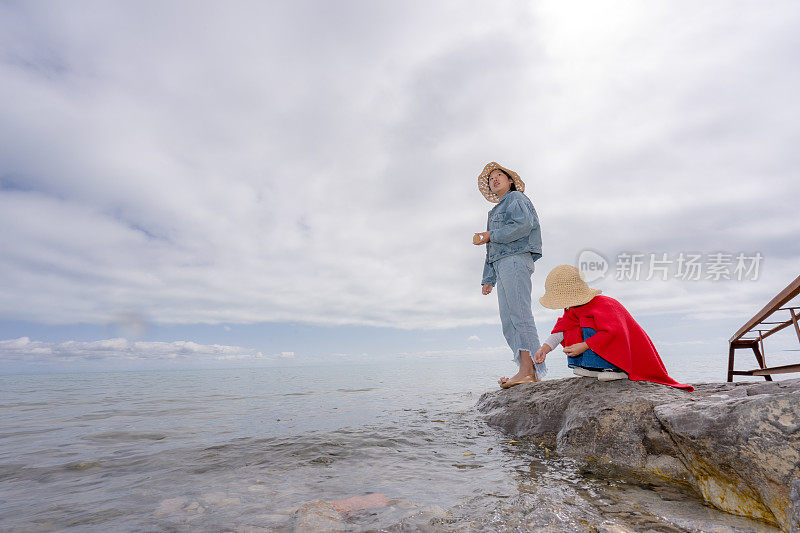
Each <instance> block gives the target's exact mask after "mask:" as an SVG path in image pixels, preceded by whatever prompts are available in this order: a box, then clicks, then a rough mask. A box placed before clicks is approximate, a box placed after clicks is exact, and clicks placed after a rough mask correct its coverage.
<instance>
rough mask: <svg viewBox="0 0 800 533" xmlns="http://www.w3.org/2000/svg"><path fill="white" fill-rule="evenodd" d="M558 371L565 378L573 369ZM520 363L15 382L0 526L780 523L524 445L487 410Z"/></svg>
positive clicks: (0, 402) (488, 527) (7, 400)
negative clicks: (485, 416) (491, 422)
mask: <svg viewBox="0 0 800 533" xmlns="http://www.w3.org/2000/svg"><path fill="white" fill-rule="evenodd" d="M548 363H549V364H550V367H551V377H550V378H559V377H566V376H567V375H568V374H567V372H568V371H567V369H566V365H564V364H562V362H561V361H559V360H558V359H556V358H554V357H553V356H551V357H550V358H548ZM715 365H716V366H715V367H713V368H705V369H702V368H698V365H696V364H695V365H686V364H677V363H676V364H673V362H668V363H667V366H668V368H670V369H671V370H672V369H673V368H675V369H678V370H677V371H673V372H672V375H673V377H675V378H676V379H678V380H686V381H691V382H697V381H719V380H720V379H721V377H722V376H723V375H724V374H723V373H721V372H720V369H719V368H717V367H720V368H723V369H724V361H723V362H721V363H720V362H719V361H717V362H716V363H715ZM680 369H683V370H680ZM513 371H514V369H513V367H512V363H511V362H510V361H508V362H498V361H463V362H453V361H414V362H407V363H403V362H397V363H393V364H391V365H388V366H387V365H351V366H316V367H283V368H256V369H233V370H197V371H152V372H115V373H83V374H47V375H35V374H28V375H2V376H0V392H2V398H1V399H0V414H2V416H0V530H2V531H63V530H66V531H71V530H72V531H97V532H101V531H102V532H107V531H242V532H244V531H291V530H293V529H295V528H300V527H301V526H303V525H304V524H312V527H313V524H317V527H322V525H325V524H327V526H326V528H327V527H328V526H330V527H331V528H333V527H336V528H341V529H346V530H353V531H364V530H388V531H417V530H453V531H475V530H485V531H500V530H508V529H514V530H517V529H521V530H525V529H528V530H541V531H596V530H601V531H602V530H603V528H604V527H605V528H609V527H612V526H614V525H615V524H616V525H620V526H624V527H628V528H632V529H633V530H647V529H652V530H654V531H698V530H699V531H703V530H708V529H710V528H712V527H713V528H714V530H715V531H773V529H771V528H769V527H768V526H764V525H761V524H759V523H756V522H751V521H749V520H746V519H742V518H737V517H733V516H731V515H727V514H725V513H720V512H718V511H715V510H714V509H712V508H710V507H707V506H705V505H703V504H702V502H700V501H699V499H698V498H697V497H696V495H692V494H687V493H686V492H685V491H683V490H681V489H679V488H677V487H671V486H668V485H660V484H653V483H652V482H651V481H638V482H637V481H634V480H629V479H628V480H626V479H617V478H614V477H613V476H610V477H605V478H598V477H596V476H592V475H589V474H586V473H584V472H583V471H582V469H581V465H580V464H579V463H577V462H575V461H573V460H570V459H567V458H561V457H557V456H555V454H552V453H551V451H550V450H547V449H546V448H544V447H543V446H539V445H537V444H536V443H531V442H527V441H517V442H512V441H515V440H516V439H515V438H514V436H513V435H504V434H502V433H500V432H498V431H496V430H494V429H493V428H490V427H488V426H486V425H485V424H484V422H483V421H482V419H481V416H480V413H478V412H476V410H475V408H474V406H475V403H476V402H477V400H478V397H479V396H480V394H482V393H483V392H486V391H487V390H493V389H495V388H496V387H497V385H496V383H495V380H496V379H497V377H498V376H499V375H500V374H501V373H505V374H506V375H510V374H511V373H513ZM550 378H548V379H550ZM574 379H585V378H574ZM325 502H336V505H338V507H337V509H338V510H339V511H338V512H337V514H336V515H335V516H333V518H331V516H329V515H330V513H328V515H325V512H326V511H325V510H326V509H328V510H329V509H330V504H326V503H325ZM375 502H379V503H375ZM326 506H327V507H326ZM325 520H327V522H326V521H325Z"/></svg>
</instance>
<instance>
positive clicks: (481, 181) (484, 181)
mask: <svg viewBox="0 0 800 533" xmlns="http://www.w3.org/2000/svg"><path fill="white" fill-rule="evenodd" d="M496 168H499V169H500V170H504V171H505V172H506V174H508V175H509V176H511V180H512V181H513V182H514V186H515V187H516V188H517V190H518V191H519V192H524V191H525V182H524V181H522V178H520V177H519V174H517V173H516V172H514V171H513V170H508V169H507V168H506V167H504V166H501V165H500V164H499V163H495V162H494V161H492V162H491V163H488V164H487V165H486V166H485V167H483V172H481V173H480V175H479V176H478V189H479V190H480V191H481V194H483V197H484V198H486V199H487V200H489V201H490V202H492V203H495V204H496V203H497V202H499V201H500V196H497V195H496V194H495V193H493V192H492V189H491V187H489V174H491V173H492V170H494V169H496Z"/></svg>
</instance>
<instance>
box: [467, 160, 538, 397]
mask: <svg viewBox="0 0 800 533" xmlns="http://www.w3.org/2000/svg"><path fill="white" fill-rule="evenodd" d="M478 189H479V190H480V191H481V193H482V194H483V196H484V198H486V199H487V200H489V201H490V202H492V203H495V204H497V205H496V206H494V207H493V208H492V209H491V210H490V211H489V218H488V221H487V225H486V230H487V231H484V232H482V233H476V234H475V235H474V237H473V239H472V242H473V243H474V244H475V245H476V246H478V245H483V244H485V245H486V261H485V263H484V267H483V278H482V280H481V284H482V285H483V287H482V293H483V294H485V295H486V294H489V293H490V292H492V287H494V286H495V285H497V300H498V303H499V306H500V322H501V323H502V326H503V335H504V336H505V338H506V341H507V342H508V346H509V347H510V348H511V350H512V351H513V352H514V362H515V363H517V364H518V365H519V372H517V373H516V374H515V375H513V376H511V377H510V378H507V377H505V376H503V377H501V378H500V379H499V380H497V382H498V383H499V384H500V386H501V387H502V388H504V389H505V388H508V387H513V386H514V385H519V384H520V383H530V382H532V381H539V379H540V378H542V377H544V376H545V374H546V373H547V367H546V366H545V364H544V362H542V363H534V362H533V359H532V358H531V354H533V353H536V351H537V350H538V349H539V347H540V343H539V335H538V333H537V331H536V323H535V322H534V320H533V312H532V311H531V276H532V275H533V272H534V270H535V267H534V261H536V260H537V259H539V258H540V257H542V234H541V230H540V228H539V217H538V216H537V215H536V210H535V209H534V208H533V203H531V201H530V199H529V198H528V197H527V196H525V194H524V191H525V183H524V182H523V181H522V180H521V179H520V177H519V175H518V174H517V173H516V172H514V171H512V170H509V169H507V168H504V167H502V166H500V165H499V164H497V163H495V162H491V163H489V164H487V165H486V166H485V167H484V168H483V172H481V173H480V175H479V176H478Z"/></svg>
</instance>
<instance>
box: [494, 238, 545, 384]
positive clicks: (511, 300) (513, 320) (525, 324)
mask: <svg viewBox="0 0 800 533" xmlns="http://www.w3.org/2000/svg"><path fill="white" fill-rule="evenodd" d="M492 265H493V266H494V269H495V272H496V273H497V301H498V304H499V305H500V322H501V323H502V325H503V335H504V336H505V338H506V342H508V346H509V347H510V348H511V351H513V352H514V362H515V363H517V364H520V361H521V356H520V350H527V351H528V353H530V354H531V360H533V354H535V353H536V350H538V349H539V347H540V346H541V343H540V342H539V334H538V332H537V331H536V323H535V322H534V320H533V312H532V311H531V288H532V287H531V276H532V275H533V272H534V270H535V266H534V262H533V255H532V254H531V252H523V253H520V254H514V255H509V256H506V257H503V258H501V259H498V260H497V261H495V262H494V263H492ZM534 367H535V368H536V375H537V376H538V377H540V378H542V377H544V376H546V375H547V366H546V365H545V363H541V364H537V363H534Z"/></svg>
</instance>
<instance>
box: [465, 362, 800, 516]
mask: <svg viewBox="0 0 800 533" xmlns="http://www.w3.org/2000/svg"><path fill="white" fill-rule="evenodd" d="M478 409H479V410H480V411H481V412H483V413H484V414H485V417H486V421H487V422H488V423H489V424H491V425H494V426H497V427H499V428H501V429H503V430H504V431H506V432H508V433H510V434H511V435H514V436H516V437H529V438H531V439H533V440H536V441H543V442H545V443H547V445H548V446H551V447H555V450H556V452H557V453H560V454H562V455H568V456H572V457H578V458H581V459H584V460H586V461H587V463H588V464H589V465H594V466H598V467H609V466H610V467H619V468H624V469H634V470H635V471H637V472H641V473H645V474H647V475H658V476H661V477H664V478H667V479H668V480H670V481H674V482H680V483H686V484H689V485H691V486H692V487H694V488H695V490H697V491H698V492H699V493H700V494H702V495H703V497H704V498H705V499H706V501H707V502H709V503H711V504H712V505H714V506H716V507H718V508H720V509H722V510H725V511H728V512H730V513H734V514H739V515H742V516H747V517H752V518H757V519H759V520H763V521H766V522H769V523H772V524H775V525H778V526H780V527H781V528H782V529H784V530H786V531H798V528H800V518H799V517H798V515H800V379H793V380H785V381H775V382H751V383H701V384H697V385H695V391H694V392H687V391H684V390H680V389H675V388H673V387H669V386H666V385H658V384H655V383H649V382H633V381H627V380H625V381H623V380H620V381H612V382H606V383H602V382H599V381H597V380H594V379H588V378H568V379H561V380H552V381H543V382H539V383H528V384H523V385H518V386H516V387H513V388H511V389H506V390H498V391H493V392H488V393H485V394H483V395H482V396H481V398H480V399H479V401H478Z"/></svg>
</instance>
